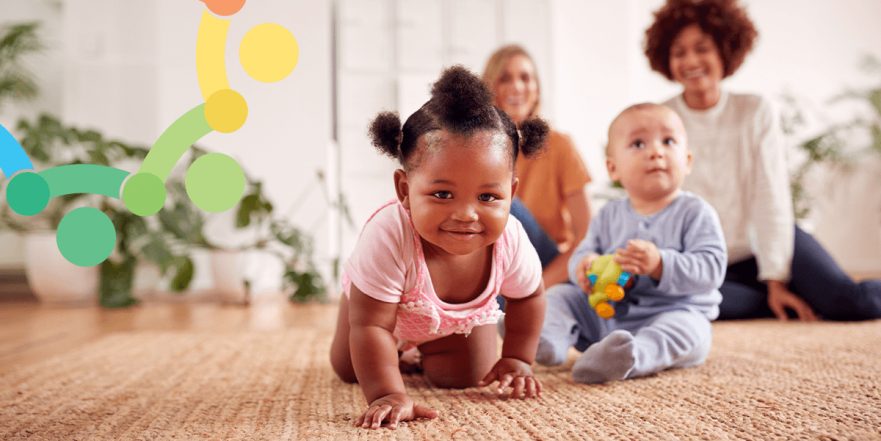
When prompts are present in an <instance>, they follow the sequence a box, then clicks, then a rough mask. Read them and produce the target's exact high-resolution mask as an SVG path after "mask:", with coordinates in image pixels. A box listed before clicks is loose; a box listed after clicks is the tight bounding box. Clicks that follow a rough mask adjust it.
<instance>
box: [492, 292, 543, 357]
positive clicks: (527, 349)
mask: <svg viewBox="0 0 881 441" xmlns="http://www.w3.org/2000/svg"><path fill="white" fill-rule="evenodd" d="M544 292H545V288H544V284H540V285H539V286H538V289H536V290H535V292H534V293H532V294H530V295H529V296H528V297H524V298H522V299H505V300H506V301H507V304H508V305H507V306H506V308H505V341H504V343H503V344H502V357H503V358H516V359H518V360H521V361H523V362H525V363H528V364H532V362H533V361H535V351H536V349H537V348H538V337H539V334H541V325H542V322H543V321H544V317H545V296H544Z"/></svg>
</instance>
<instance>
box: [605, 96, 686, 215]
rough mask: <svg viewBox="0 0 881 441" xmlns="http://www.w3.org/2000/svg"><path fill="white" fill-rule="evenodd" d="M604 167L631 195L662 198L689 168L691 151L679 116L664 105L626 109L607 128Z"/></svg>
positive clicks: (643, 197) (680, 182)
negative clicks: (606, 155)
mask: <svg viewBox="0 0 881 441" xmlns="http://www.w3.org/2000/svg"><path fill="white" fill-rule="evenodd" d="M608 153H609V154H608V157H607V159H606V167H607V168H608V171H609V176H610V177H611V178H612V179H613V180H617V181H619V182H620V183H621V185H622V186H623V187H624V189H625V190H627V193H628V194H629V195H630V196H631V197H632V198H639V199H641V200H644V201H655V200H659V199H662V198H664V197H666V196H668V195H670V194H671V193H673V192H675V191H676V190H678V189H679V188H680V187H681V186H682V181H683V180H684V179H685V176H686V175H688V173H690V172H691V152H690V151H689V150H688V140H687V139H686V135H685V127H684V126H683V125H682V120H681V119H679V116H678V115H677V114H676V112H674V111H673V110H671V109H669V108H667V107H663V106H646V107H642V108H636V109H631V110H628V111H626V112H625V113H624V114H622V115H621V116H619V117H618V118H617V119H616V120H615V121H614V122H613V123H612V127H611V129H610V131H609V152H608Z"/></svg>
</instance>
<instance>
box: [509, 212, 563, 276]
mask: <svg viewBox="0 0 881 441" xmlns="http://www.w3.org/2000/svg"><path fill="white" fill-rule="evenodd" d="M511 216H514V217H516V218H517V220H519V221H520V223H521V224H523V229H524V230H526V236H527V237H529V242H531V243H532V246H533V247H535V251H536V252H538V260H540V261H541V267H542V268H545V267H547V266H548V264H549V263H551V261H553V260H554V259H556V258H557V256H559V255H560V249H559V248H558V247H557V242H554V240H553V239H551V236H548V233H546V232H545V230H544V229H542V227H541V225H539V224H538V221H536V220H535V217H533V216H532V213H531V212H530V211H529V209H528V208H526V205H523V201H521V200H520V198H514V200H513V201H512V202H511Z"/></svg>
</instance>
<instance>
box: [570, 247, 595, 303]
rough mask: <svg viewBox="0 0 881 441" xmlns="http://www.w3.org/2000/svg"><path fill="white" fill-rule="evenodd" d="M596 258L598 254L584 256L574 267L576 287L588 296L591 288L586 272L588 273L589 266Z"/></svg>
mask: <svg viewBox="0 0 881 441" xmlns="http://www.w3.org/2000/svg"><path fill="white" fill-rule="evenodd" d="M597 257H599V255H598V254H596V253H590V254H588V255H587V256H584V258H583V259H581V262H578V265H576V266H575V274H576V275H577V276H578V287H579V288H581V290H582V291H584V292H586V293H588V294H590V291H591V286H590V280H588V279H587V272H588V271H590V265H591V264H592V263H593V261H594V260H596V258H597Z"/></svg>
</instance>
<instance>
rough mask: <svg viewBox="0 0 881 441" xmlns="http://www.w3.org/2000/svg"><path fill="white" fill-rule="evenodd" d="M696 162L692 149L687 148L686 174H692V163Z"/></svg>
mask: <svg viewBox="0 0 881 441" xmlns="http://www.w3.org/2000/svg"><path fill="white" fill-rule="evenodd" d="M692 163H694V156H693V155H692V154H691V150H690V149H685V174H686V175H689V174H691V164H692Z"/></svg>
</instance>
